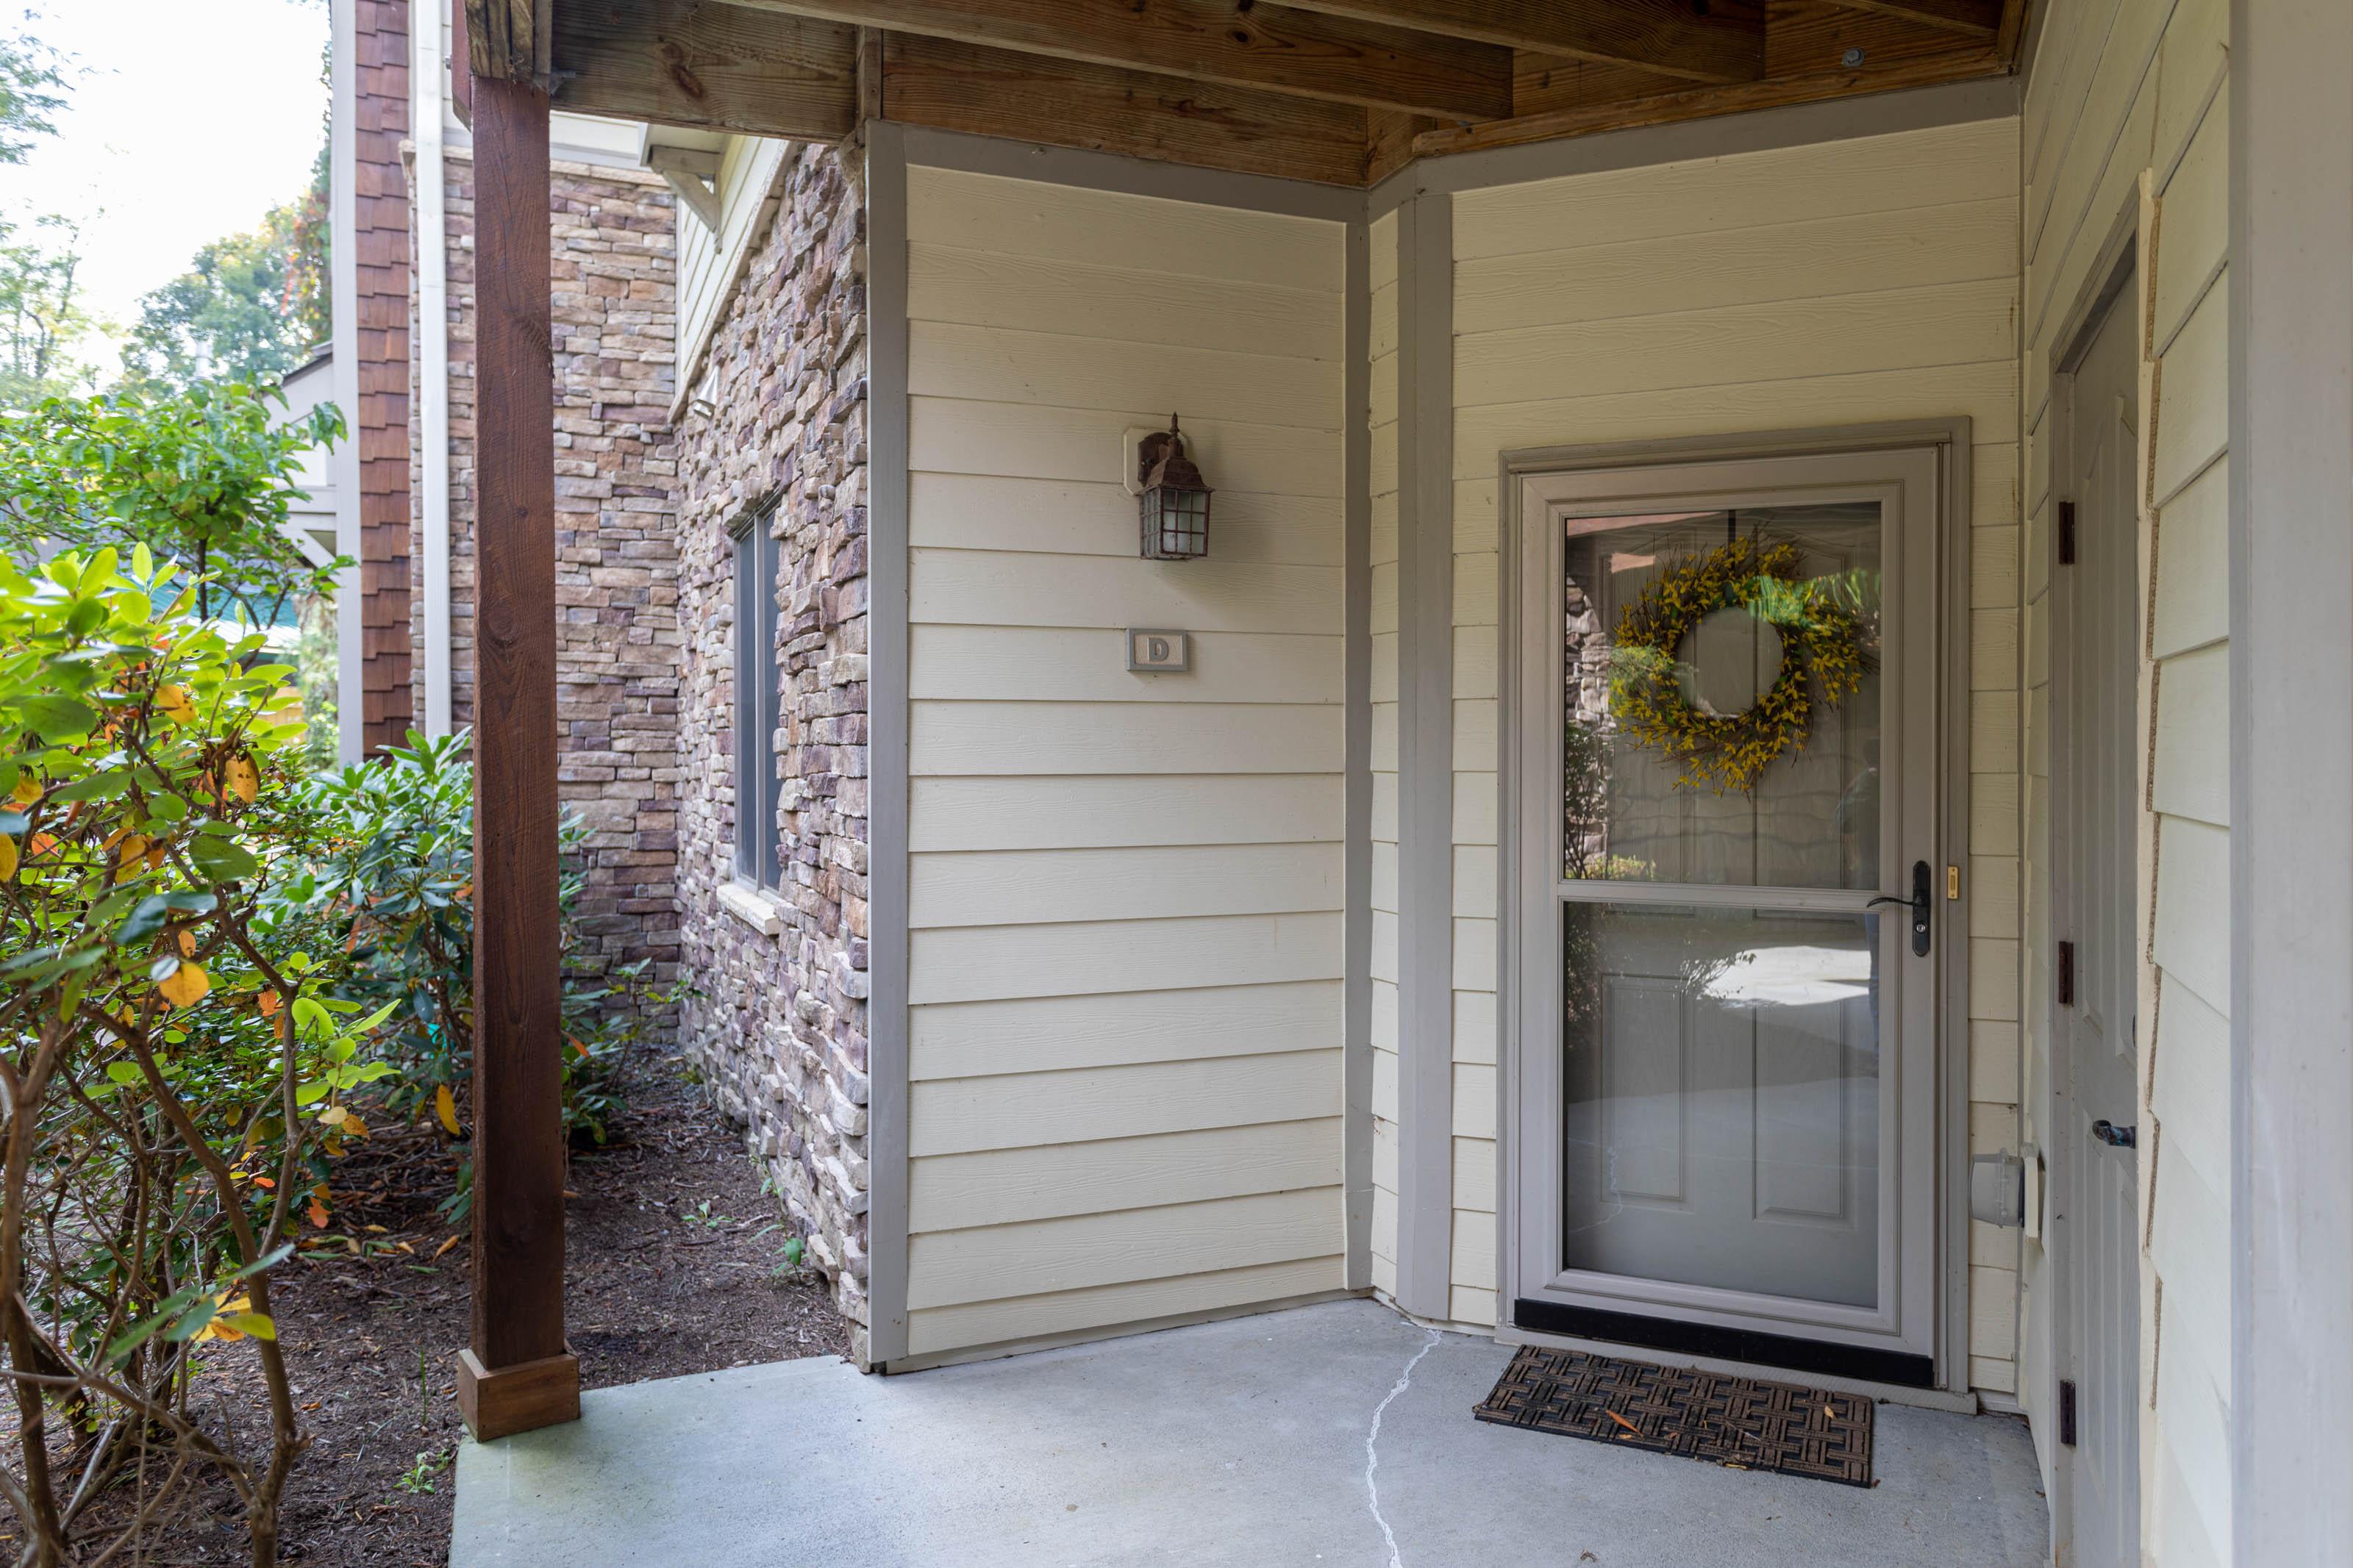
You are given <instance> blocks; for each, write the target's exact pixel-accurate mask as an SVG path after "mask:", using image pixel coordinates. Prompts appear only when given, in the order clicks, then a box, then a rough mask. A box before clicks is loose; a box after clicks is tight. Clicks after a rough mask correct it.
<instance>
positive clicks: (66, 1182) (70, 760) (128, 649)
mask: <svg viewBox="0 0 2353 1568" xmlns="http://www.w3.org/2000/svg"><path fill="white" fill-rule="evenodd" d="M197 594H198V584H197V582H196V581H195V580H192V579H191V578H190V577H189V575H188V574H186V573H185V572H183V571H181V570H180V569H178V568H176V567H174V566H172V565H170V564H158V563H155V562H154V561H153V560H152V559H151V558H150V557H149V554H148V552H147V551H146V549H145V548H144V547H143V546H142V547H139V548H137V549H135V550H133V551H132V552H130V554H129V557H128V559H125V558H123V557H122V556H120V555H118V553H117V552H115V551H113V550H111V549H100V550H98V551H96V552H92V553H88V554H80V553H66V554H61V555H58V556H56V557H54V558H53V559H50V560H48V561H47V562H46V563H41V564H40V565H39V566H38V568H37V570H36V569H32V568H29V567H26V566H23V565H21V564H20V565H11V564H7V563H0V1114H5V1123H0V1131H4V1132H5V1147H0V1283H5V1284H7V1285H10V1286H13V1289H8V1290H7V1291H6V1293H5V1296H0V1349H5V1370H6V1378H7V1384H8V1387H7V1391H6V1392H7V1396H8V1401H9V1403H10V1404H11V1405H13V1414H14V1417H15V1419H14V1423H13V1433H12V1434H11V1436H12V1437H13V1443H12V1444H11V1446H10V1449H9V1451H8V1452H7V1454H6V1459H7V1462H6V1463H5V1466H0V1491H5V1500H6V1501H7V1502H8V1503H9V1504H10V1505H12V1507H13V1509H14V1511H15V1512H16V1517H17V1520H18V1521H20V1522H21V1525H22V1527H23V1530H24V1531H25V1532H26V1537H28V1538H29V1541H28V1542H25V1544H26V1554H25V1557H24V1559H23V1560H24V1561H26V1562H32V1563H65V1562H85V1561H90V1560H92V1559H94V1558H97V1557H98V1556H100V1554H101V1553H103V1552H105V1551H106V1550H107V1548H108V1547H109V1546H110V1545H113V1544H117V1543H120V1544H121V1545H122V1546H124V1547H125V1548H126V1550H125V1551H124V1552H123V1553H122V1555H123V1556H124V1557H125V1558H126V1559H129V1558H131V1557H132V1555H133V1552H135V1550H136V1548H135V1547H133V1546H132V1542H133V1541H134V1540H135V1539H137V1538H141V1537H142V1536H143V1537H145V1538H146V1539H148V1540H153V1539H155V1538H156V1537H155V1535H154V1531H156V1530H158V1529H159V1528H164V1527H165V1526H166V1525H167V1524H168V1521H170V1519H171V1518H172V1516H173V1514H174V1510H175V1508H176V1506H177V1504H178V1503H179V1501H181V1500H183V1494H185V1491H186V1489H190V1488H194V1487H216V1486H218V1485H221V1484H226V1485H227V1486H229V1487H231V1488H233V1489H235V1491H236V1493H237V1497H238V1499H239V1500H240V1501H241V1502H242V1503H243V1505H244V1510H245V1513H246V1517H247V1521H248V1526H249V1528H250V1531H251V1533H252V1541H253V1560H254V1561H255V1562H256V1563H272V1562H274V1561H276V1554H277V1528H278V1527H277V1516H278V1508H279V1502H280V1496H281V1494H282V1492H283V1489H284V1487H285V1484H286V1480H287V1477H288V1474H289V1472H290V1469H291V1467H292V1466H293V1464H294V1461H295V1459H296V1458H297V1457H298V1456H299V1455H300V1453H301V1447H302V1444H303V1436H302V1433H301V1424H300V1415H299V1412H298V1411H297V1409H296V1408H295V1405H294V1401H293V1396H292V1393H291V1389H290V1382H289V1379H288V1375H287V1370H286V1367H285V1364H284V1362H283V1360H282V1357H281V1354H280V1348H279V1346H278V1344H277V1342H276V1331H275V1327H274V1324H273V1322H272V1320H271V1316H270V1293H271V1289H272V1287H273V1284H274V1282H275V1279H276V1276H277V1274H278V1272H279V1270H280V1268H281V1267H282V1266H284V1265H285V1262H286V1260H287V1258H289V1257H290V1253H291V1251H292V1247H291V1239H292V1237H293V1236H294V1234H295V1232H296V1229H297V1227H298V1226H299V1225H300V1224H301V1217H302V1213H303V1211H304V1210H305V1209H307V1208H308V1207H309V1206H310V1205H311V1204H312V1203H314V1202H316V1201H318V1199H319V1198H320V1197H321V1196H322V1195H323V1194H324V1193H325V1192H326V1191H327V1188H326V1185H325V1184H326V1179H327V1173H328V1171H329V1169H330V1166H331V1163H332V1161H333V1160H334V1159H335V1158H336V1157H337V1156H338V1155H339V1154H340V1153H341V1152H343V1149H344V1148H346V1147H348V1146H349V1144H350V1142H352V1141H353V1139H355V1138H359V1137H363V1136H364V1135H365V1121H364V1114H363V1111H364V1107H363V1106H362V1105H361V1104H359V1103H357V1102H355V1101H354V1100H353V1091H354V1090H357V1089H360V1088H361V1087H362V1086H363V1085H364V1084H366V1083H368V1082H369V1081H370V1080H372V1079H376V1078H379V1077H382V1076H384V1075H385V1074H386V1073H388V1072H390V1071H391V1068H389V1067H388V1066H386V1065H385V1064H384V1063H383V1062H381V1061H380V1060H376V1059H374V1058H373V1057H372V1055H371V1053H370V1052H368V1051H367V1050H366V1049H365V1047H366V1044H367V1041H368V1038H369V1037H370V1036H371V1034H372V1033H373V1032H374V1031H375V1029H377V1027H378V1026H380V1025H381V1024H382V1023H383V1022H384V1019H385V1016H386V1015H387V1014H388V1013H390V1011H391V1008H390V1007H389V1006H387V1007H385V1008H383V1009H381V1010H376V1011H373V1012H369V1013H363V1012H362V1011H361V1005H360V1004H358V1003H356V1002H353V1001H350V1000H346V999H343V998H342V997H339V996H338V995H337V994H335V993H336V984H335V983H336V980H337V977H338V974H339V973H340V972H341V970H342V969H343V966H345V965H346V964H347V963H348V960H347V958H346V957H345V956H344V955H343V953H341V952H338V951H336V950H335V947H334V944H333V942H332V937H331V933H330V931H328V929H327V927H326V926H325V924H324V923H323V922H322V921H321V920H320V919H319V918H318V917H317V916H315V915H314V914H312V913H311V908H310V906H309V905H308V904H306V903H305V902H303V901H301V900H288V899H285V898H282V897H280V896H278V895H279V892H280V889H282V888H283V886H284V885H285V884H286V883H287V882H288V881H289V880H290V879H296V878H299V877H301V876H302V875H305V874H306V873H305V872H304V871H303V869H302V868H303V867H304V866H305V865H306V864H307V863H308V862H309V861H310V860H311V859H312V858H315V856H316V854H317V853H319V851H320V849H321V847H322V838H323V837H324V836H325V835H326V834H327V833H329V832H330V831H331V830H332V817H331V816H330V814H328V813H327V812H326V811H325V810H324V809H323V808H322V805H320V804H319V803H318V801H317V799H316V796H315V793H314V792H313V791H312V790H311V789H310V788H308V787H306V785H305V782H304V780H303V778H302V776H301V770H302V767H303V763H302V741H303V726H302V719H301V710H300V707H299V704H298V703H297V702H296V701H295V700H294V698H293V696H292V692H291V689H290V685H289V680H290V675H291V671H290V669H289V668H286V667H285V666H283V665H280V664H277V663H274V662H272V661H271V660H270V659H269V657H268V654H267V650H266V647H265V643H264V639H263V637H262V636H261V635H260V634H259V633H258V632H247V631H244V630H241V629H240V628H239V627H238V626H237V625H236V624H234V623H224V622H222V621H219V620H217V619H214V618H210V617H208V616H206V615H204V614H201V613H199V610H198V607H197ZM232 1373H234V1375H232Z"/></svg>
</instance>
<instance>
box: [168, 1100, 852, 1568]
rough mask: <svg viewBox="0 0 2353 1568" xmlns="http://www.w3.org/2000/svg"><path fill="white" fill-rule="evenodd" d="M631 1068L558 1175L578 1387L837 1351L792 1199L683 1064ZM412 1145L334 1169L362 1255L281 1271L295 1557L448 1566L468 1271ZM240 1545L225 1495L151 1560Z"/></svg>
mask: <svg viewBox="0 0 2353 1568" xmlns="http://www.w3.org/2000/svg"><path fill="white" fill-rule="evenodd" d="M631 1078H632V1081H631V1082H630V1085H629V1110H628V1114H627V1115H626V1117H625V1118H624V1119H623V1120H622V1121H620V1122H619V1123H618V1124H617V1126H616V1127H615V1128H614V1129H613V1131H612V1135H611V1140H610V1142H608V1143H607V1146H606V1147H604V1148H601V1149H589V1150H583V1151H575V1152H574V1154H573V1157H572V1168H571V1175H570V1178H569V1181H568V1184H567V1187H566V1194H567V1196H568V1198H569V1202H568V1203H567V1204H566V1205H565V1254H566V1258H567V1262H568V1270H569V1272H568V1278H567V1283H566V1289H565V1323H566V1328H567V1331H568V1333H569V1337H570V1339H571V1342H572V1346H573V1349H574V1350H575V1352H578V1354H579V1356H580V1374H581V1382H582V1384H583V1386H585V1387H588V1388H600V1387H610V1386H612V1385H614V1384H625V1383H638V1382H641V1381H643V1380H645V1379H647V1378H655V1377H671V1376H676V1375H679V1374H681V1373H695V1372H708V1371H712V1370H714V1369H717V1368H721V1367H731V1366H746V1365H750V1364H753V1363H760V1362H770V1361H785V1360H790V1359H793V1358H797V1357H801V1356H813V1355H842V1354H846V1353H847V1352H848V1350H849V1327H848V1325H847V1324H846V1323H845V1322H844V1321H843V1320H842V1319H841V1318H840V1317H839V1315H838V1314H837V1313H836V1312H835V1311H834V1310H833V1307H832V1305H831V1299H830V1292H829V1291H828V1288H827V1286H826V1284H825V1281H824V1280H823V1279H822V1278H820V1277H818V1276H817V1275H816V1274H815V1273H814V1272H802V1273H797V1274H782V1275H780V1273H779V1270H780V1268H781V1266H782V1258H781V1254H782V1251H783V1248H784V1244H785V1241H786V1237H788V1236H789V1235H790V1234H791V1233H790V1232H789V1231H788V1230H784V1229H778V1228H776V1223H777V1221H778V1220H779V1219H780V1217H781V1215H780V1205H779V1204H778V1202H777V1200H776V1198H775V1197H773V1196H771V1195H769V1194H767V1193H765V1192H764V1191H763V1188H762V1178H761V1172H760V1170H759V1169H758V1167H757V1166H756V1165H755V1164H754V1163H753V1161H752V1160H751V1159H750V1158H749V1157H748V1156H747V1155H746V1154H745V1152H744V1145H743V1142H742V1140H741V1138H740V1137H739V1136H738V1135H737V1134H736V1133H735V1132H734V1131H731V1130H729V1129H728V1128H726V1127H725V1126H724V1125H723V1123H722V1122H721V1121H720V1120H719V1118H718V1116H717V1114H716V1113H715V1112H714V1111H712V1110H711V1109H710V1107H709V1105H708V1103H707V1102H706V1101H705V1100H703V1099H702V1096H701V1094H700V1093H699V1091H697V1090H696V1089H693V1088H692V1087H691V1086H690V1085H689V1084H688V1083H687V1081H686V1079H685V1077H684V1075H683V1073H682V1071H681V1067H680V1065H679V1064H678V1063H677V1062H676V1061H675V1060H674V1059H672V1058H661V1057H649V1058H644V1059H643V1060H641V1061H640V1062H639V1063H638V1064H637V1065H636V1066H635V1068H633V1070H632V1074H631ZM418 1136H419V1137H422V1136H423V1134H418ZM371 1142H372V1143H373V1144H374V1145H375V1146H374V1147H372V1148H367V1149H366V1151H365V1152H355V1153H354V1154H353V1157H352V1158H350V1159H348V1160H346V1161H344V1162H343V1163H342V1165H340V1166H339V1167H338V1170H337V1173H336V1176H337V1180H336V1186H337V1195H338V1204H339V1207H338V1210H337V1212H336V1214H335V1215H334V1217H333V1220H332V1224H331V1226H330V1230H331V1231H332V1232H335V1233H347V1234H350V1235H352V1236H354V1237H359V1238H362V1239H363V1241H364V1246H365V1248H366V1250H365V1253H364V1256H359V1257H353V1256H352V1255H351V1254H350V1253H349V1252H348V1251H343V1252H340V1253H337V1254H334V1255H329V1254H325V1253H320V1252H313V1253H308V1254H305V1255H304V1260H303V1262H302V1264H301V1266H299V1267H295V1266H290V1267H289V1268H288V1269H286V1270H285V1271H283V1272H282V1273H281V1276H280V1278H281V1279H284V1280H285V1281H286V1284H285V1286H284V1287H283V1288H282V1289H280V1292H279V1295H278V1297H277V1300H276V1301H275V1302H274V1303H273V1304H274V1305H275V1306H276V1308H277V1319H278V1326H279V1337H280V1341H281V1342H283V1343H284V1344H285V1345H286V1347H287V1349H288V1351H289V1352H290V1353H289V1356H288V1360H289V1362H290V1364H291V1366H292V1367H293V1369H294V1375H295V1383H296V1387H297V1393H296V1396H295V1397H296V1398H297V1399H298V1400H299V1401H300V1402H301V1404H302V1405H304V1406H305V1408H306V1412H307V1414H306V1419H307V1420H308V1422H309V1423H310V1424H311V1425H310V1427H309V1430H310V1431H311V1434H312V1436H313V1441H312V1443H311V1447H310V1449H309V1451H308V1452H307V1453H305V1454H304V1456H303V1457H302V1459H301V1463H300V1465H299V1466H298V1467H297V1468H296V1471H295V1474H294V1478H293V1480H292V1482H291V1483H290V1487H289V1489H288V1500H287V1503H286V1507H285V1513H284V1533H283V1537H282V1540H283V1546H282V1549H281V1551H280V1561H282V1562H285V1563H302V1564H305V1565H316V1568H408V1565H411V1564H414V1565H417V1568H439V1565H441V1564H446V1563H448V1551H449V1514H450V1494H451V1492H452V1490H453V1484H452V1479H451V1475H450V1469H449V1463H450V1458H451V1456H452V1454H453V1452H454V1450H455V1448H456V1446H457V1443H458V1439H459V1436H460V1435H461V1433H462V1432H463V1429H464V1428H463V1426H462V1424H461V1423H460V1422H459V1418H458V1408H457V1399H456V1393H457V1384H456V1377H455V1373H454V1370H453V1358H454V1357H455V1356H456V1354H457V1352H458V1351H459V1348H460V1347H462V1346H463V1345H464V1344H465V1342H466V1336H467V1322H468V1319H467V1314H468V1310H469V1309H468V1288H469V1285H470V1277H471V1273H472V1270H471V1268H470V1262H469V1258H468V1248H467V1246H466V1244H465V1243H464V1242H463V1241H460V1242H459V1244H458V1245H457V1246H456V1247H451V1248H450V1249H449V1250H448V1252H446V1253H443V1254H442V1255H441V1256H440V1257H438V1258H436V1257H434V1256H433V1255H434V1253H435V1252H436V1251H437V1249H438V1248H439V1247H441V1245H442V1244H443V1242H445V1241H446V1240H447V1239H448V1237H449V1234H450V1231H449V1227H448V1225H447V1224H446V1223H444V1222H442V1221H441V1219H440V1216H439V1215H437V1214H436V1213H435V1211H434V1205H435V1204H436V1203H437V1202H438V1201H439V1199H440V1198H441V1197H443V1196H444V1195H446V1194H447V1192H448V1187H447V1185H446V1184H443V1183H441V1182H438V1181H437V1180H435V1179H434V1177H435V1175H436V1173H435V1172H433V1171H432V1170H431V1169H430V1168H429V1167H427V1166H425V1165H423V1164H421V1163H419V1161H418V1159H417V1157H416V1156H417V1154H418V1153H419V1151H418V1150H417V1149H414V1148H410V1149H406V1150H404V1149H403V1148H401V1147H400V1146H399V1145H400V1142H401V1134H398V1133H387V1135H385V1136H382V1137H380V1138H378V1139H375V1140H372V1141H371ZM404 1155H406V1156H407V1157H406V1158H404V1157H403V1156H404ZM444 1174H446V1173H444ZM346 1191H350V1192H356V1193H360V1194H370V1195H367V1196H364V1197H363V1198H362V1199H360V1200H357V1201H354V1200H353V1198H351V1197H348V1196H345V1195H344V1194H345V1193H346ZM368 1226H383V1227H384V1229H383V1230H382V1231H381V1232H377V1231H374V1230H371V1229H368V1228H366V1227H368ZM402 1242H406V1243H407V1244H408V1247H409V1248H410V1250H407V1251H403V1250H401V1249H400V1245H399V1244H400V1243H402ZM420 1374H421V1377H422V1382H421V1384H420ZM313 1402H315V1404H316V1408H315V1409H313V1408H310V1406H311V1405H312V1404H313ZM243 1542H244V1531H243V1529H242V1527H241V1525H240V1524H239V1522H238V1510H237V1507H236V1504H235V1501H234V1500H233V1498H232V1497H231V1496H230V1495H229V1494H228V1492H227V1489H226V1488H223V1489H219V1491H218V1494H217V1497H216V1499H215V1500H214V1506H213V1510H212V1512H211V1517H209V1518H205V1517H201V1516H199V1517H195V1518H191V1519H189V1520H187V1521H186V1524H185V1531H183V1532H181V1533H180V1536H179V1539H178V1540H177V1541H175V1542H173V1543H172V1544H171V1545H170V1546H168V1547H166V1548H164V1550H163V1551H161V1552H157V1551H155V1550H154V1549H153V1548H152V1547H151V1549H150V1551H149V1554H148V1555H147V1556H146V1557H145V1558H144V1559H142V1561H143V1562H145V1563H152V1564H154V1565H156V1568H166V1565H176V1564H187V1565H196V1564H203V1565H206V1568H210V1565H213V1564H227V1563H237V1564H240V1565H243V1564H246V1563H248V1562H249V1549H248V1548H246V1547H245V1546H244V1545H243Z"/></svg>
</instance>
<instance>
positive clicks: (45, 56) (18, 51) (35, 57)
mask: <svg viewBox="0 0 2353 1568" xmlns="http://www.w3.org/2000/svg"><path fill="white" fill-rule="evenodd" d="M65 85H66V69H65V62H64V61H63V60H62V59H60V58H58V52H57V51H56V50H55V49H52V48H50V47H48V46H47V44H44V43H42V42H40V41H39V40H38V39H37V38H33V37H27V36H26V35H24V34H21V33H20V34H18V35H16V37H0V163H23V162H24V161H25V154H26V153H29V152H31V151H32V150H33V146H34V144H35V143H36V142H37V141H38V140H39V139H40V138H41V137H44V136H49V135H54V134H56V132H57V125H56V123H55V122H54V121H51V120H50V119H49V116H50V115H52V114H54V113H56V112H57V111H58V110H60V109H62V108H64V107H65V101H66V100H65Z"/></svg>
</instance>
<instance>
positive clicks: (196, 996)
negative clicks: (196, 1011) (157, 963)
mask: <svg viewBox="0 0 2353 1568" xmlns="http://www.w3.org/2000/svg"><path fill="white" fill-rule="evenodd" d="M212 988H213V983H212V978H211V976H209V975H207V974H206V973H205V969H204V965H202V964H200V963H182V964H181V965H180V967H178V968H177V969H174V971H172V973H169V974H167V975H165V976H164V978H163V980H162V981H161V982H160V983H159V984H157V985H156V987H155V989H156V990H157V991H159V992H161V993H162V994H163V997H164V1001H166V1002H169V1003H170V1004H171V1005H173V1006H174V1007H193V1006H195V1005H196V1004H197V1003H199V1002H201V1001H203V1000H204V999H205V997H206V995H207V994H210V992H211V991H212Z"/></svg>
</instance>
